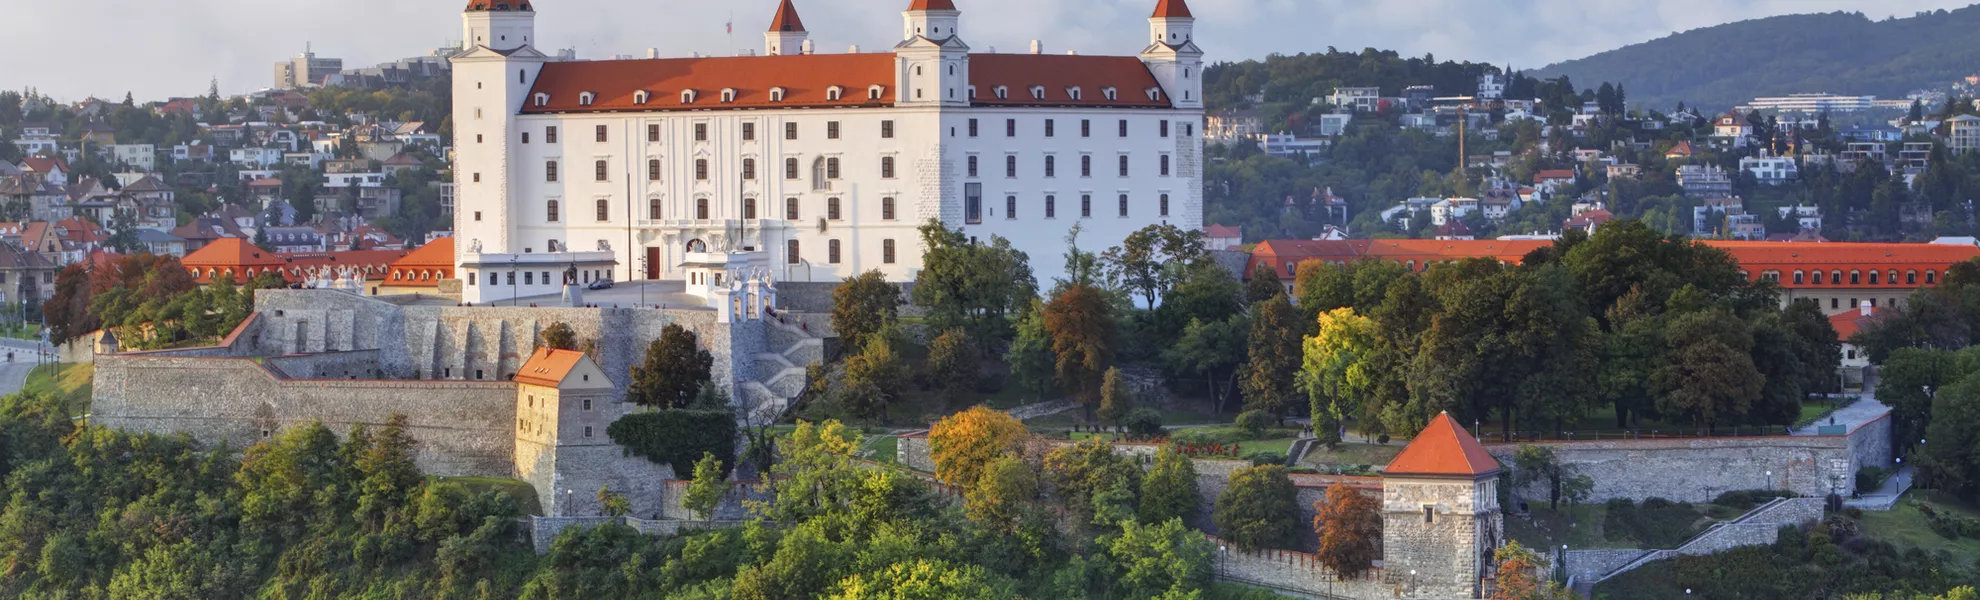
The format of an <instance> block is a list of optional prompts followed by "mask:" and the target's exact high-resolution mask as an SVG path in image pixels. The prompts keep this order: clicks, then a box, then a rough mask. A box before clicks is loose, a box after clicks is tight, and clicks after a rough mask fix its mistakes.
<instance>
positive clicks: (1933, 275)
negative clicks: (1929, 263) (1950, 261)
mask: <svg viewBox="0 0 1980 600" xmlns="http://www.w3.org/2000/svg"><path fill="white" fill-rule="evenodd" d="M1937 283H1939V272H1938V271H1926V272H1925V285H1934V284H1937Z"/></svg>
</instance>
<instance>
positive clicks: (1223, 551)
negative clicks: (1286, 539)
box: [1204, 535, 1408, 600]
mask: <svg viewBox="0 0 1980 600" xmlns="http://www.w3.org/2000/svg"><path fill="white" fill-rule="evenodd" d="M1204 538H1205V539H1208V540H1209V541H1210V543H1211V544H1212V545H1213V546H1214V549H1213V552H1215V555H1214V556H1212V557H1211V559H1210V560H1211V563H1210V564H1211V569H1212V571H1213V572H1214V573H1215V574H1216V576H1217V578H1218V579H1222V580H1225V581H1234V582H1238V583H1244V584H1249V585H1255V586H1259V587H1264V588H1269V589H1274V590H1279V591H1286V592H1293V593H1296V594H1306V595H1310V596H1315V597H1320V598H1342V599H1370V600H1372V599H1376V598H1398V597H1403V592H1404V591H1405V590H1404V588H1406V587H1408V582H1406V581H1397V582H1390V581H1387V579H1388V578H1389V574H1388V573H1385V572H1383V570H1382V569H1380V568H1371V569H1369V571H1368V572H1367V573H1364V574H1362V576H1360V577H1356V578H1351V579H1341V578H1339V577H1336V576H1335V574H1334V572H1333V571H1332V570H1330V569H1328V568H1327V567H1326V566H1324V565H1321V564H1320V561H1319V558H1318V557H1315V556H1314V555H1312V554H1307V553H1304V552H1293V551H1290V550H1259V551H1251V552H1247V551H1244V550H1239V549H1237V547H1236V546H1233V545H1231V544H1229V543H1227V542H1225V541H1224V540H1222V539H1218V538H1217V537H1214V536H1209V535H1205V536H1204ZM1405 578H1406V576H1405Z"/></svg>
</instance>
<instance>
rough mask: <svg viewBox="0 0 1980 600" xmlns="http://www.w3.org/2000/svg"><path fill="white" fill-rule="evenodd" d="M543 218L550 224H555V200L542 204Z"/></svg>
mask: <svg viewBox="0 0 1980 600" xmlns="http://www.w3.org/2000/svg"><path fill="white" fill-rule="evenodd" d="M543 218H544V219H545V220H547V221H549V222H551V223H555V222H557V201H556V200H551V201H549V202H545V203H543Z"/></svg>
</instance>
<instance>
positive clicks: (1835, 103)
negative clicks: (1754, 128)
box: [1739, 93, 1877, 114]
mask: <svg viewBox="0 0 1980 600" xmlns="http://www.w3.org/2000/svg"><path fill="white" fill-rule="evenodd" d="M1876 101H1877V97H1876V96H1838V95H1835V94H1825V93H1818V94H1789V95H1786V96H1762V97H1759V98H1754V99H1753V101H1752V102H1749V103H1747V104H1746V106H1741V107H1739V110H1743V111H1754V110H1771V111H1778V112H1799V113H1811V114H1816V113H1850V112H1861V111H1866V110H1870V109H1872V108H1874V107H1875V106H1874V105H1873V103H1874V102H1876Z"/></svg>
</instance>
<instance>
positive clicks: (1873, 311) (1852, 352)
mask: <svg viewBox="0 0 1980 600" xmlns="http://www.w3.org/2000/svg"><path fill="white" fill-rule="evenodd" d="M1887 314H1890V309H1889V308H1878V307H1877V306H1876V305H1875V304H1873V303H1871V302H1870V301H1867V300H1866V301H1863V302H1862V303H1861V304H1859V305H1858V306H1857V309H1856V310H1853V311H1845V312H1841V313H1837V314H1835V315H1834V316H1831V317H1829V328H1831V329H1834V330H1836V339H1838V340H1841V341H1842V356H1841V357H1840V358H1841V359H1842V360H1841V362H1840V363H1838V364H1837V366H1836V374H1837V376H1839V377H1841V378H1842V379H1843V381H1845V382H1848V383H1853V384H1861V383H1863V374H1864V373H1863V372H1864V370H1865V369H1867V368H1869V367H1870V352H1869V351H1867V350H1865V349H1864V348H1863V347H1861V346H1858V345H1856V344H1854V343H1852V340H1851V339H1850V338H1852V337H1854V336H1855V335H1856V333H1857V332H1859V331H1862V330H1864V329H1867V328H1869V327H1870V326H1871V325H1873V324H1875V323H1876V322H1877V321H1879V320H1882V319H1883V318H1884V316H1885V315H1887Z"/></svg>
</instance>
